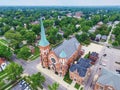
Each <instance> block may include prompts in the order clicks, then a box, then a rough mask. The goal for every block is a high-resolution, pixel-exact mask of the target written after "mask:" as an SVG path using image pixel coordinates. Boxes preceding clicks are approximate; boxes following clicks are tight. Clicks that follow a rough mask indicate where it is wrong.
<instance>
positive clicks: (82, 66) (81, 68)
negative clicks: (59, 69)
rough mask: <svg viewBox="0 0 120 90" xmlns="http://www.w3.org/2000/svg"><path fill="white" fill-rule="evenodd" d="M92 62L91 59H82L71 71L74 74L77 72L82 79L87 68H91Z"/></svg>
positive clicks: (72, 66)
mask: <svg viewBox="0 0 120 90" xmlns="http://www.w3.org/2000/svg"><path fill="white" fill-rule="evenodd" d="M90 62H91V60H89V59H85V58H81V59H80V60H79V61H78V62H77V64H73V65H71V67H70V71H71V72H74V71H76V70H77V72H78V73H79V76H80V77H85V75H86V72H87V68H89V67H90V66H91V64H90Z"/></svg>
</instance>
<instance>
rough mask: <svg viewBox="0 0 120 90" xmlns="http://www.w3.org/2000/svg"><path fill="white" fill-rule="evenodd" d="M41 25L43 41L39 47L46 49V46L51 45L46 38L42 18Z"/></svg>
mask: <svg viewBox="0 0 120 90" xmlns="http://www.w3.org/2000/svg"><path fill="white" fill-rule="evenodd" d="M40 23H41V40H40V42H39V45H40V46H43V47H44V46H47V45H49V42H48V41H47V39H46V36H45V29H44V26H43V22H42V18H41V19H40Z"/></svg>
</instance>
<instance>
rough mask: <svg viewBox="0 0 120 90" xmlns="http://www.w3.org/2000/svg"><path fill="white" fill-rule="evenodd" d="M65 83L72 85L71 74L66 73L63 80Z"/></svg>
mask: <svg viewBox="0 0 120 90" xmlns="http://www.w3.org/2000/svg"><path fill="white" fill-rule="evenodd" d="M63 80H64V81H65V82H67V83H68V84H71V83H72V80H71V79H70V76H69V72H67V73H66V75H65V76H64V79H63Z"/></svg>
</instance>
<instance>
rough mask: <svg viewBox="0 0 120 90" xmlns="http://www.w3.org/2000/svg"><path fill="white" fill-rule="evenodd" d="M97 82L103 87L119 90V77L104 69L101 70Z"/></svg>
mask: <svg viewBox="0 0 120 90" xmlns="http://www.w3.org/2000/svg"><path fill="white" fill-rule="evenodd" d="M97 82H98V83H101V84H103V85H110V86H112V87H113V88H114V89H115V90H120V75H119V74H117V73H116V72H112V71H109V70H107V69H105V68H102V70H101V75H100V77H99V78H98V81H97Z"/></svg>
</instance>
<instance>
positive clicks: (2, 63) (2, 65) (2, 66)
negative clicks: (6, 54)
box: [0, 58, 7, 71]
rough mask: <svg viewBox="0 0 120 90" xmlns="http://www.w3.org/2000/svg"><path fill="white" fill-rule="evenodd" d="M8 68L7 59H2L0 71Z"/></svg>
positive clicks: (0, 60) (0, 59)
mask: <svg viewBox="0 0 120 90" xmlns="http://www.w3.org/2000/svg"><path fill="white" fill-rule="evenodd" d="M6 66H7V64H6V61H5V58H0V71H2V70H4V69H5V68H6Z"/></svg>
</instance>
